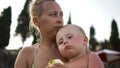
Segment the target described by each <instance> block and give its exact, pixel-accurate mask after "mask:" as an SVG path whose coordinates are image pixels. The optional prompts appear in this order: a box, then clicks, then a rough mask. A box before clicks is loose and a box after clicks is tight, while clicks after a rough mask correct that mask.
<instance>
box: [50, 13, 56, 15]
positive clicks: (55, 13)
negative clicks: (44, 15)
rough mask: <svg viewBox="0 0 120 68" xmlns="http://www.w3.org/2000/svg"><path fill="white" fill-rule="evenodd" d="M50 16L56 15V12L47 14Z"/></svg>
mask: <svg viewBox="0 0 120 68" xmlns="http://www.w3.org/2000/svg"><path fill="white" fill-rule="evenodd" d="M49 15H50V16H57V14H56V13H51V14H49Z"/></svg>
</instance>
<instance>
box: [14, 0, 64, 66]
mask: <svg viewBox="0 0 120 68" xmlns="http://www.w3.org/2000/svg"><path fill="white" fill-rule="evenodd" d="M43 8H44V10H43V12H42V15H41V16H35V17H33V19H32V20H33V22H34V24H35V25H36V26H37V27H38V28H39V30H40V31H41V36H42V40H41V41H40V42H41V44H40V48H39V50H38V54H37V55H36V57H37V58H36V59H35V63H34V64H35V68H45V67H46V66H47V65H48V61H49V60H51V59H55V58H60V59H62V60H63V57H62V56H61V54H60V53H59V51H58V49H57V48H56V42H55V36H56V33H57V31H58V30H59V29H60V28H61V27H62V26H63V12H62V10H61V8H60V6H59V5H58V3H56V2H55V1H46V2H44V3H43ZM37 48H38V44H35V45H33V46H30V47H25V48H23V49H22V50H21V51H20V52H19V54H18V56H17V59H16V62H15V66H14V68H31V67H32V64H33V59H34V54H35V51H36V49H37ZM63 61H64V60H63Z"/></svg>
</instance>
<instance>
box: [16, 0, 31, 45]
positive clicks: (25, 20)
mask: <svg viewBox="0 0 120 68" xmlns="http://www.w3.org/2000/svg"><path fill="white" fill-rule="evenodd" d="M30 2H31V0H26V3H25V6H24V8H23V10H22V12H21V13H20V15H19V17H18V25H17V28H16V31H15V32H16V35H18V34H20V35H21V36H22V42H23V43H24V41H25V40H26V38H27V37H29V36H30V31H29V21H30V17H29V13H28V5H29V3H30Z"/></svg>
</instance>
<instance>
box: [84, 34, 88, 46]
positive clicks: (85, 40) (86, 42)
mask: <svg viewBox="0 0 120 68" xmlns="http://www.w3.org/2000/svg"><path fill="white" fill-rule="evenodd" d="M84 44H85V45H87V44H88V38H87V37H86V36H85V37H84Z"/></svg>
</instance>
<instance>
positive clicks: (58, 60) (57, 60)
mask: <svg viewBox="0 0 120 68" xmlns="http://www.w3.org/2000/svg"><path fill="white" fill-rule="evenodd" d="M55 63H60V64H63V65H64V63H63V62H62V61H61V60H60V59H53V60H50V61H49V62H48V67H51V66H53V65H54V64H55Z"/></svg>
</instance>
